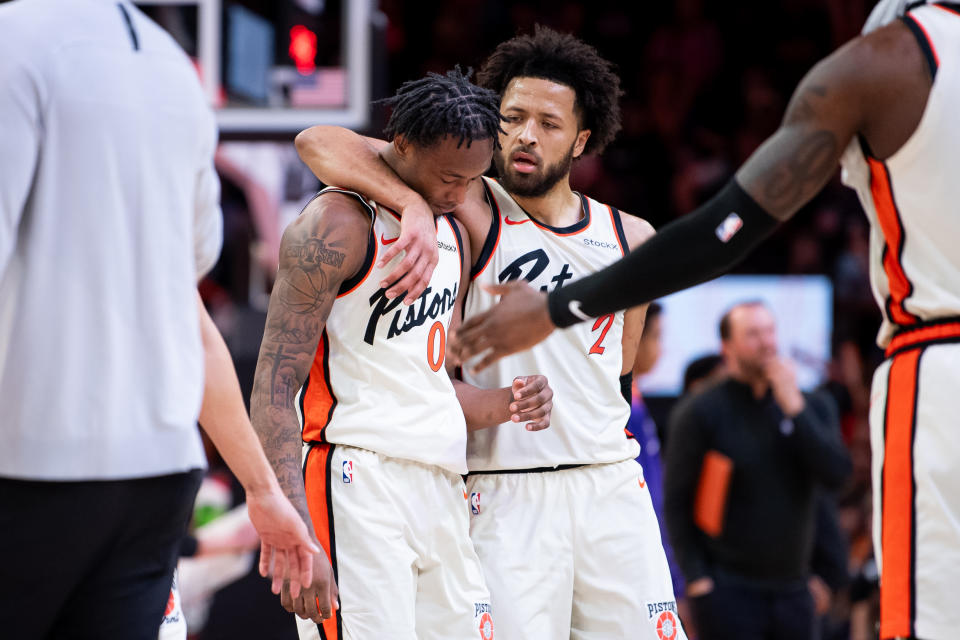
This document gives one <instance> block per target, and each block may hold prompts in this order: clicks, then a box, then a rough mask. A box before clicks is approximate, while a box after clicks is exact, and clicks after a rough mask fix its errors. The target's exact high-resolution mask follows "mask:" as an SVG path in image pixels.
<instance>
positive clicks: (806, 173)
mask: <svg viewBox="0 0 960 640" xmlns="http://www.w3.org/2000/svg"><path fill="white" fill-rule="evenodd" d="M836 149H837V138H836V136H834V134H833V133H832V132H830V131H815V132H813V133H811V134H810V135H808V136H807V137H806V138H805V139H804V140H802V141H801V142H800V144H799V147H798V149H797V151H796V152H795V153H793V154H792V155H791V156H790V157H789V158H788V159H787V160H786V161H785V162H783V163H781V164H780V165H778V166H777V167H775V168H774V170H773V172H772V175H771V176H770V180H769V181H768V182H767V184H766V186H765V187H764V190H763V194H764V196H765V197H766V199H767V202H768V203H769V205H770V206H772V207H774V208H776V209H778V210H780V209H791V208H793V207H795V206H797V205H798V204H800V203H803V202H805V201H806V199H807V196H809V195H810V194H809V193H808V191H813V190H815V189H818V188H819V186H820V183H821V182H822V180H823V179H824V178H825V176H829V173H831V172H832V171H833V167H834V157H835V155H836Z"/></svg>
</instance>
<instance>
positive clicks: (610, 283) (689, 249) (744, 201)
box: [547, 180, 779, 328]
mask: <svg viewBox="0 0 960 640" xmlns="http://www.w3.org/2000/svg"><path fill="white" fill-rule="evenodd" d="M778 224H779V221H778V220H776V219H775V218H774V217H773V216H771V215H770V214H768V213H767V212H766V211H764V210H763V209H762V208H761V207H760V205H758V204H757V203H756V202H755V201H754V200H753V198H751V197H750V196H749V195H748V194H747V192H746V191H744V190H743V188H742V187H741V186H740V185H739V184H737V182H736V181H735V180H730V182H728V183H727V185H726V186H725V187H724V188H723V189H722V190H721V191H720V193H718V194H717V195H716V196H714V197H713V198H712V199H711V200H710V201H709V202H707V203H706V204H705V205H703V206H702V207H700V208H699V209H697V210H696V211H694V212H693V213H690V214H688V215H686V216H683V217H682V218H680V219H679V220H676V221H674V222H671V223H670V224H668V225H666V226H665V227H663V228H662V229H661V230H660V231H659V232H658V233H657V234H656V235H655V236H653V237H652V238H650V239H649V240H647V241H646V242H645V243H643V245H641V246H640V247H638V248H637V249H635V250H633V251H632V252H631V253H630V254H629V255H627V256H626V257H624V258H623V260H620V261H618V262H615V263H614V264H612V265H610V266H609V267H607V268H606V269H603V270H602V271H598V272H597V273H595V274H593V275H591V276H588V277H586V278H583V279H581V280H577V281H576V282H573V283H571V284H569V285H567V286H565V287H562V288H558V289H554V290H553V291H552V292H550V295H549V296H548V298H547V304H548V306H549V309H550V318H551V319H552V320H553V323H554V324H555V325H557V326H558V327H561V328H562V327H569V326H570V325H572V324H576V323H577V322H581V321H583V320H588V319H590V318H596V317H598V316H602V315H603V314H605V313H612V312H614V311H619V310H621V309H629V308H630V307H635V306H637V305H639V304H643V303H645V302H650V301H651V300H655V299H656V298H659V297H661V296H664V295H667V294H668V293H674V292H675V291H679V290H681V289H686V288H687V287H691V286H693V285H695V284H700V283H701V282H705V281H707V280H710V279H712V278H716V277H717V276H719V275H722V274H723V273H725V272H726V271H728V270H729V269H731V268H732V267H734V266H735V265H736V264H737V263H738V262H740V261H741V260H742V259H743V258H745V257H746V256H747V254H749V253H750V251H752V250H753V248H754V247H756V246H757V245H758V244H759V243H760V242H761V241H762V240H763V239H764V238H766V237H767V236H768V235H770V234H771V233H772V232H773V230H774V229H775V228H776V227H777V225H778Z"/></svg>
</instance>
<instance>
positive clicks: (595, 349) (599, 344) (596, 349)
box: [590, 313, 613, 356]
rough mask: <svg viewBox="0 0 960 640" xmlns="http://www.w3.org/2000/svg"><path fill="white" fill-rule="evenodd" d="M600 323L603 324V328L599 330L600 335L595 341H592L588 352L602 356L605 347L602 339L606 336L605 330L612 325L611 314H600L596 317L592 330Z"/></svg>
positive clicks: (598, 327)
mask: <svg viewBox="0 0 960 640" xmlns="http://www.w3.org/2000/svg"><path fill="white" fill-rule="evenodd" d="M604 323H606V324H604ZM600 325H603V329H601V331H600V337H599V338H597V341H596V342H594V343H593V346H592V347H590V353H591V354H594V353H595V354H597V355H598V356H602V355H603V352H604V351H606V349H607V348H606V347H604V346H603V339H604V338H606V337H607V331H610V327H612V326H613V314H612V313H608V314H607V315H605V316H600V317H599V318H597V321H596V322H594V323H593V331H596V330H597V329H600Z"/></svg>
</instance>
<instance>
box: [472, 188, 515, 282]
mask: <svg viewBox="0 0 960 640" xmlns="http://www.w3.org/2000/svg"><path fill="white" fill-rule="evenodd" d="M483 188H484V190H485V192H486V194H487V200H489V201H490V202H491V203H492V204H493V208H494V211H493V212H492V213H493V215H494V216H496V219H495V220H491V224H496V225H497V239H496V240H495V241H494V243H493V249H491V250H490V253H489V254H488V255H486V262H484V263H483V266H482V267H480V270H479V271H477V272H476V273H474V274H473V275H471V276H470V280H476V279H477V278H479V277H480V274H482V273H483V272H484V271H486V269H487V266H489V264H490V263H491V262H493V256H494V255H495V254H496V253H497V247H499V246H500V234H501V233H503V223H504V221H505V220H506V216H504V215H503V214H502V213H501V212H500V204H499V203H498V202H497V197H496V196H495V195H493V191H492V190H491V189H490V187H488V186H487V185H486V183H484V185H483ZM468 235H469V234H468ZM483 258H484V252H483V250H482V249H481V251H480V255H479V256H477V262H478V263H479V261H480V260H482V259H483Z"/></svg>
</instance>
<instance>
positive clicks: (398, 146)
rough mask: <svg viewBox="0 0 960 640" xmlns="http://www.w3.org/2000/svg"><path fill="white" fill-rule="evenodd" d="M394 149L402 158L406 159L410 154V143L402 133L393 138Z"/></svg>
mask: <svg viewBox="0 0 960 640" xmlns="http://www.w3.org/2000/svg"><path fill="white" fill-rule="evenodd" d="M393 149H394V151H396V152H397V156H398V157H400V158H406V157H407V156H408V155H409V154H410V141H409V140H407V137H406V136H405V135H403V134H402V133H398V134H397V135H395V136H394V137H393Z"/></svg>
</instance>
